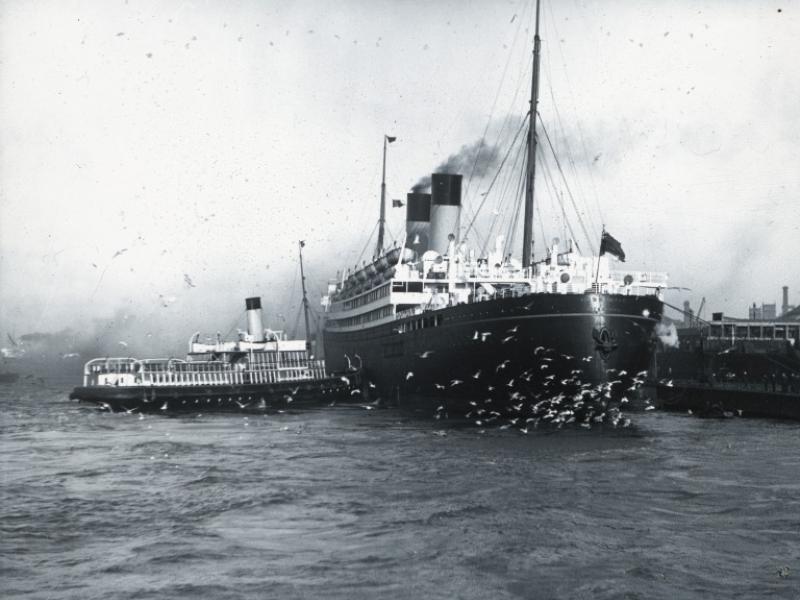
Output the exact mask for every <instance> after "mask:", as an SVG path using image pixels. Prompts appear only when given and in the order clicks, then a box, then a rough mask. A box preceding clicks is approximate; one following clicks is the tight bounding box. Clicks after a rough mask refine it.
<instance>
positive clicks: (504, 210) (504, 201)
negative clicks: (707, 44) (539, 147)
mask: <svg viewBox="0 0 800 600" xmlns="http://www.w3.org/2000/svg"><path fill="white" fill-rule="evenodd" d="M520 139H522V138H520ZM524 148H525V145H524V144H522V143H521V142H520V144H519V145H518V146H516V153H515V154H514V161H513V163H512V164H511V167H510V168H509V169H507V170H506V172H505V173H504V179H503V181H502V183H501V184H500V192H499V193H498V197H499V199H500V201H499V202H498V203H497V216H496V217H495V218H494V219H492V223H491V225H490V227H489V233H488V235H487V237H486V242H485V246H484V247H483V248H482V250H481V253H482V254H485V253H486V250H487V247H488V245H489V243H490V242H491V240H492V237H493V235H494V232H495V229H496V230H497V232H498V233H499V232H500V231H501V230H502V228H503V220H504V217H505V215H507V214H512V212H513V211H512V212H509V211H508V204H511V205H512V206H513V207H516V206H518V205H520V204H521V203H520V202H519V197H516V196H512V195H510V194H509V193H508V188H509V186H510V185H511V182H512V181H513V180H514V177H515V174H516V171H517V165H518V164H519V162H520V159H521V158H522V157H523V155H524ZM512 149H513V147H512ZM509 218H510V217H509Z"/></svg>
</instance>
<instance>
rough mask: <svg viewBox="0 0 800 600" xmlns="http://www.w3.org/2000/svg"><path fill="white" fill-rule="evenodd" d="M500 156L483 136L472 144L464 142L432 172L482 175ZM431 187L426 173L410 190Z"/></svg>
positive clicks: (428, 188) (497, 150) (416, 190)
mask: <svg viewBox="0 0 800 600" xmlns="http://www.w3.org/2000/svg"><path fill="white" fill-rule="evenodd" d="M499 157H500V150H499V148H498V147H497V146H490V145H489V144H487V143H486V142H485V141H484V140H483V138H480V139H478V140H477V141H475V142H474V143H472V144H469V145H467V144H465V145H464V146H461V149H460V150H459V151H458V152H457V153H455V154H452V155H450V156H449V157H448V159H447V160H446V161H444V162H443V163H442V164H440V165H439V166H438V167H436V168H435V169H434V170H433V172H434V173H460V174H462V175H465V176H467V177H470V176H474V177H483V176H484V175H486V174H487V173H488V172H489V169H491V168H492V167H494V166H495V165H496V164H497V162H498V159H499ZM430 189H431V176H430V175H426V176H425V177H423V178H422V179H420V180H419V181H418V182H417V183H415V184H414V185H413V187H412V188H411V191H412V192H416V193H419V192H427V191H428V190H430Z"/></svg>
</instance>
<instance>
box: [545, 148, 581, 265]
mask: <svg viewBox="0 0 800 600" xmlns="http://www.w3.org/2000/svg"><path fill="white" fill-rule="evenodd" d="M537 155H538V159H539V164H540V165H541V166H542V170H543V172H544V180H545V184H548V186H549V189H552V190H553V193H554V194H555V189H556V181H555V178H554V177H553V171H552V169H551V168H550V164H549V163H548V162H547V157H546V155H545V153H544V149H543V148H540V150H539V152H538V153H537ZM558 202H559V204H560V206H561V211H562V214H563V218H564V222H565V224H566V226H567V229H569V234H570V236H571V237H572V240H573V241H574V242H575V245H576V246H577V245H578V242H577V239H578V238H577V236H576V235H575V230H574V228H573V227H572V221H571V220H570V219H568V218H567V217H566V211H565V210H564V199H563V197H561V196H560V195H559V196H558ZM565 241H566V240H565ZM579 249H580V248H579Z"/></svg>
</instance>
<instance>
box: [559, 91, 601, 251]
mask: <svg viewBox="0 0 800 600" xmlns="http://www.w3.org/2000/svg"><path fill="white" fill-rule="evenodd" d="M549 90H550V98H551V102H552V105H553V114H554V115H555V123H556V126H557V128H558V129H560V133H561V139H562V141H563V144H564V146H565V147H566V155H567V161H568V164H569V166H570V172H571V175H572V177H573V180H574V181H575V185H576V186H577V193H578V195H579V196H580V197H581V198H583V199H584V201H585V198H586V196H587V194H586V193H585V192H584V191H583V185H582V183H581V180H582V178H581V177H579V175H578V169H577V166H576V164H575V160H574V154H573V152H572V148H571V147H570V144H569V136H567V134H566V128H565V127H564V122H563V119H562V118H561V111H560V110H559V108H558V103H557V102H556V99H555V95H554V93H553V87H552V86H549ZM601 217H602V215H601ZM586 218H587V219H588V221H589V227H590V228H591V229H592V233H593V234H596V233H597V231H598V227H597V223H596V222H595V220H594V217H593V216H592V214H591V213H590V212H587V213H586ZM595 237H596V235H595Z"/></svg>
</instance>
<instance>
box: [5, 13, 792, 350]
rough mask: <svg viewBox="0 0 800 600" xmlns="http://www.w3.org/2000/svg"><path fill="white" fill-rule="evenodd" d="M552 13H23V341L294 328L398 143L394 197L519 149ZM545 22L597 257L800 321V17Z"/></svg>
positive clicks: (334, 265)
mask: <svg viewBox="0 0 800 600" xmlns="http://www.w3.org/2000/svg"><path fill="white" fill-rule="evenodd" d="M531 7H532V3H531V1H525V0H519V1H510V0H505V1H502V0H497V1H489V0H483V1H480V2H478V1H475V2H468V1H463V0H453V1H436V2H422V1H419V2H414V1H395V2H388V1H386V2H381V1H373V0H370V1H367V0H351V1H342V0H340V1H337V2H285V1H282V2H277V1H276V2H268V1H262V2H258V1H249V2H248V1H239V2H201V1H196V2H178V1H175V2H164V1H160V0H159V1H148V2H143V1H139V0H127V1H124V0H121V1H119V2H110V1H96V2H88V1H82V2H70V1H65V0H57V1H52V2H48V1H38V2H12V1H8V2H2V3H0V60H1V61H2V62H1V63H0V252H1V253H2V262H0V327H1V328H2V329H3V330H5V331H13V332H16V333H17V334H20V333H24V332H26V331H31V330H34V329H36V330H40V331H41V330H45V331H46V330H54V329H59V328H61V327H66V326H71V327H85V326H86V324H87V323H88V322H89V320H90V319H91V318H92V317H109V316H111V315H113V314H114V313H115V311H118V310H122V311H128V312H131V313H135V314H136V315H137V318H138V319H139V321H140V322H145V323H146V322H147V321H148V320H149V319H152V321H153V322H160V321H161V320H162V319H165V318H168V319H169V320H171V321H172V322H174V323H175V324H176V328H177V329H176V330H180V331H184V332H185V333H187V336H186V337H188V334H190V333H191V331H189V330H188V329H187V328H190V329H192V330H193V329H195V328H203V329H204V330H207V331H216V330H217V329H223V332H224V330H227V327H228V326H229V325H230V324H231V321H232V320H235V318H236V316H237V314H240V313H241V312H242V310H243V300H242V299H243V298H244V297H245V296H248V295H261V296H263V297H264V300H265V305H266V310H267V313H268V316H267V320H268V321H269V322H270V324H271V325H272V326H273V327H280V326H282V325H283V324H284V323H281V322H276V319H278V318H279V317H278V316H277V315H278V313H279V312H283V313H289V312H291V314H286V315H284V317H285V318H286V319H288V320H289V321H294V318H295V313H294V312H293V311H294V310H295V307H296V306H297V303H296V299H295V302H294V304H291V303H290V302H289V297H290V294H291V291H292V290H293V289H294V290H296V289H297V287H296V286H297V280H296V268H297V262H296V249H297V240H299V239H304V240H306V243H307V246H306V259H307V265H308V279H309V287H310V289H311V290H312V292H313V293H314V294H315V295H318V294H319V292H320V291H321V290H322V289H323V288H324V286H325V283H326V281H327V279H328V278H329V277H333V276H334V275H335V272H336V270H337V269H339V268H342V267H346V266H352V265H353V264H354V263H355V262H356V261H357V259H358V258H359V256H360V255H361V253H362V250H363V248H364V247H365V244H366V242H367V239H368V237H369V235H370V233H371V232H372V231H373V227H374V225H375V222H376V220H377V210H378V193H379V187H380V161H381V140H382V136H383V134H384V133H389V134H392V135H396V136H397V137H398V141H397V142H396V143H395V144H393V145H392V146H391V148H390V154H389V164H388V176H387V179H388V190H389V194H388V195H389V198H403V197H404V195H405V193H406V191H407V190H408V189H409V188H410V187H411V186H412V185H413V184H414V183H415V182H416V181H417V180H418V179H419V178H420V177H421V176H423V175H425V174H426V173H429V172H430V171H431V170H432V169H433V168H434V167H435V166H436V165H437V164H439V163H441V162H442V161H443V160H445V159H446V158H447V157H448V155H450V154H452V153H454V152H456V151H458V149H459V148H460V147H461V146H462V145H465V144H471V143H473V142H474V141H475V140H477V139H479V138H480V137H481V136H482V134H483V132H484V130H485V129H486V127H487V124H488V126H489V132H490V133H489V138H490V139H489V141H490V142H491V143H494V142H496V141H500V142H501V144H502V143H505V142H507V141H508V138H509V137H510V136H509V135H508V131H509V130H510V129H509V126H506V128H505V129H503V131H505V133H504V134H500V133H499V132H500V131H501V129H502V127H503V123H504V121H505V120H506V119H509V120H514V119H519V118H520V117H521V115H523V114H524V113H525V111H526V110H527V105H526V96H527V94H528V93H529V92H528V86H529V81H530V65H529V62H530V49H531V38H532V30H530V29H529V28H530V26H531V16H532V10H531ZM542 17H543V25H542V38H543V55H542V70H543V77H544V79H543V81H542V91H541V103H540V106H539V111H540V113H541V115H542V118H543V119H544V121H545V123H546V124H549V125H548V127H549V128H551V130H552V131H551V133H553V134H554V137H555V138H557V139H556V140H555V141H556V143H557V144H558V145H559V147H560V148H559V149H560V150H563V151H565V154H566V155H567V157H566V158H563V157H562V159H563V160H564V161H565V164H571V163H570V162H569V161H570V159H571V160H572V162H573V163H574V164H575V168H574V169H568V171H574V172H573V173H572V176H573V177H574V181H571V182H570V184H569V185H570V189H572V191H573V192H574V193H575V195H576V204H577V205H578V207H579V209H580V210H582V211H583V218H584V219H585V221H586V222H587V224H588V223H591V224H592V225H591V226H590V228H592V227H594V229H592V235H595V234H598V235H599V232H598V231H597V228H599V226H600V224H601V223H605V225H606V227H607V228H608V229H609V231H611V232H612V233H613V235H614V236H615V237H616V238H617V239H619V240H620V241H621V242H622V245H623V247H624V249H625V252H626V254H627V256H628V263H627V265H626V266H630V267H631V268H639V269H648V270H658V271H667V272H669V274H670V278H671V283H672V285H675V286H683V287H687V288H691V290H692V291H691V293H683V294H681V293H678V292H670V294H669V296H668V300H669V301H671V302H673V303H675V304H680V303H681V302H682V301H683V300H684V299H690V300H691V301H692V302H693V304H694V305H695V306H696V305H697V304H698V303H699V301H700V298H701V297H703V296H706V297H707V298H708V301H707V302H708V303H707V310H708V309H711V310H724V311H725V312H726V313H732V314H736V315H745V316H746V307H747V306H748V304H750V303H752V302H753V301H755V302H758V303H759V304H760V303H761V302H778V303H780V286H781V285H789V286H790V292H791V300H792V302H793V303H795V304H797V303H800V260H797V254H798V249H799V248H800V208H798V200H799V199H800V170H799V169H798V166H797V165H798V164H800V162H799V161H800V152H798V151H799V150H800V101H799V99H800V66H798V65H800V62H799V61H798V59H797V57H798V56H800V35H798V33H799V32H800V3H798V2H771V1H763V2H756V1H752V2H744V1H742V2H736V1H732V0H719V1H714V2H695V1H691V2H690V1H685V2H681V1H663V0H653V1H637V2H609V1H605V0H604V1H597V2H592V1H587V2H582V1H571V0H563V1H558V2H555V1H553V0H545V1H544V2H543V8H542ZM492 136H495V137H494V138H493V137H492ZM498 136H499V137H498ZM559 140H560V141H559ZM485 189H486V182H477V181H476V182H475V183H474V184H471V185H470V192H469V194H468V197H467V198H466V201H465V203H466V205H467V207H468V210H470V211H471V210H474V208H475V207H476V206H477V204H478V202H479V201H480V198H481V196H480V192H481V191H482V190H485ZM561 189H562V191H563V188H561ZM547 194H548V190H547V188H546V187H544V186H541V187H540V188H539V190H538V191H537V202H539V204H540V206H541V207H542V210H543V211H544V212H543V220H544V223H543V225H544V229H545V232H544V233H545V236H547V237H548V238H549V237H551V236H552V235H558V234H559V229H558V227H557V226H556V225H555V224H554V223H553V219H552V218H551V216H549V215H548V213H547V211H548V207H550V208H552V207H554V206H555V204H554V201H553V199H552V194H551V195H550V197H548V196H547ZM492 202H497V201H494V200H489V201H488V203H487V209H486V212H488V213H489V215H490V216H491V214H492V213H491V210H492V208H494V211H495V212H502V211H501V210H500V207H499V205H497V204H495V205H492ZM403 216H404V215H403V213H402V211H401V210H397V209H395V210H393V211H392V210H390V217H389V219H390V223H389V225H390V232H391V233H392V234H393V235H396V234H397V232H398V231H399V230H400V229H401V227H402V219H403ZM541 229H542V228H540V227H539V226H538V225H537V227H536V228H535V229H534V232H535V235H536V238H537V242H536V243H537V246H536V252H537V253H540V252H541V251H542V245H541V239H540V238H541V235H540V231H541ZM585 245H586V244H585V242H584V246H585ZM369 253H370V252H369V250H368V251H367V252H366V254H369ZM515 253H516V254H519V253H520V250H519V244H517V247H516V248H515ZM115 255H116V256H115ZM165 315H166V316H165ZM705 316H710V315H709V313H708V312H707V313H706V315H705ZM177 326H179V327H177ZM170 335H172V332H170Z"/></svg>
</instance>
